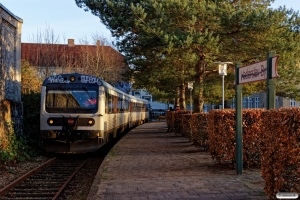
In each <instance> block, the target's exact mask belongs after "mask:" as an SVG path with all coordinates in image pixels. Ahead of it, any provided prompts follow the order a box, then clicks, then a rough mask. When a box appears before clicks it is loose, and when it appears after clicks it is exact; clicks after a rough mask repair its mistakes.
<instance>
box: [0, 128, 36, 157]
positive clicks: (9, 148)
mask: <svg viewBox="0 0 300 200" xmlns="http://www.w3.org/2000/svg"><path fill="white" fill-rule="evenodd" d="M12 127H13V124H12V123H5V129H6V130H8V132H7V134H6V139H5V140H6V141H5V140H4V139H2V140H1V141H0V146H2V147H3V148H1V149H0V160H1V162H2V163H6V162H23V161H25V160H27V159H29V158H30V154H31V151H30V148H28V145H27V140H26V138H25V137H24V136H21V135H17V134H15V133H14V131H13V128H12ZM3 143H6V144H5V145H3Z"/></svg>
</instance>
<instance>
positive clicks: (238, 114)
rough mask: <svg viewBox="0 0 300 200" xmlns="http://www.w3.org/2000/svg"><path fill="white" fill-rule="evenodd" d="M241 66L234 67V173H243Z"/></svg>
mask: <svg viewBox="0 0 300 200" xmlns="http://www.w3.org/2000/svg"><path fill="white" fill-rule="evenodd" d="M241 66H242V64H240V63H238V64H237V65H236V67H235V103H236V108H235V124H236V125H235V126H236V127H235V131H236V136H235V137H236V139H235V140H236V172H237V174H242V173H243V126H242V122H243V113H242V108H243V107H242V104H243V97H242V85H241V84H239V73H240V72H239V68H240V67H241Z"/></svg>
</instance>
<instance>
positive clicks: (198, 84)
mask: <svg viewBox="0 0 300 200" xmlns="http://www.w3.org/2000/svg"><path fill="white" fill-rule="evenodd" d="M204 59H205V55H203V54H201V55H200V57H199V60H198V62H197V64H196V65H195V72H196V75H195V76H194V81H195V83H194V90H193V91H194V94H193V96H194V112H195V113H199V112H203V104H204V99H203V79H204V77H203V76H204V72H205V63H204Z"/></svg>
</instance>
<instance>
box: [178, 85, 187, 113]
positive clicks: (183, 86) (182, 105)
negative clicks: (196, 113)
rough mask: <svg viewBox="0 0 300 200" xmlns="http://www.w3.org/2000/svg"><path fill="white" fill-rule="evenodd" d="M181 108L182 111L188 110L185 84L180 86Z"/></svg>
mask: <svg viewBox="0 0 300 200" xmlns="http://www.w3.org/2000/svg"><path fill="white" fill-rule="evenodd" d="M179 107H180V110H186V104H185V85H184V82H181V83H180V86H179Z"/></svg>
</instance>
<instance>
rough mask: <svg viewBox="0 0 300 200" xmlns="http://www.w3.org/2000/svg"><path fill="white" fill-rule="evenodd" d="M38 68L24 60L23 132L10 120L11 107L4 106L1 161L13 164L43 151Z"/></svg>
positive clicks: (0, 148) (0, 144)
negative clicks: (14, 127)
mask: <svg viewBox="0 0 300 200" xmlns="http://www.w3.org/2000/svg"><path fill="white" fill-rule="evenodd" d="M36 74H37V73H36V70H35V68H33V67H30V66H29V63H28V62H25V61H22V96H21V99H22V102H23V133H22V134H18V133H16V132H14V129H13V123H12V122H10V117H11V116H10V107H9V106H7V107H3V106H5V105H2V107H3V109H4V108H5V110H4V111H3V113H5V115H7V117H6V118H4V121H5V122H4V124H2V126H1V127H2V128H3V129H4V135H3V136H2V137H0V163H1V164H4V163H6V164H10V163H11V164H13V163H17V162H23V161H25V160H28V159H30V158H31V157H35V156H37V155H40V154H41V153H43V148H42V145H41V140H40V138H39V134H38V133H39V124H40V123H39V120H40V118H39V113H40V87H41V80H40V79H39V78H38V77H37V75H36Z"/></svg>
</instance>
